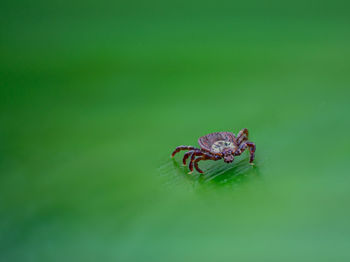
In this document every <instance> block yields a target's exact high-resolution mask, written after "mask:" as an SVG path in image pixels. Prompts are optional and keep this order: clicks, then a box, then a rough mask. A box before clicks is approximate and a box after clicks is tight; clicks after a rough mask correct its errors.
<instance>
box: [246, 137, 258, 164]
mask: <svg viewBox="0 0 350 262" xmlns="http://www.w3.org/2000/svg"><path fill="white" fill-rule="evenodd" d="M246 144H247V146H248V147H249V151H250V160H249V163H252V162H253V161H254V157H255V155H254V153H255V149H256V146H255V144H254V143H253V142H246Z"/></svg>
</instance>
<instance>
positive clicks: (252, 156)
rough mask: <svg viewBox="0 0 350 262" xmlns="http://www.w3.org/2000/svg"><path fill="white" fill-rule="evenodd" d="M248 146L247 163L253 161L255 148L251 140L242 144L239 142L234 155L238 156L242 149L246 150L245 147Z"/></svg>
mask: <svg viewBox="0 0 350 262" xmlns="http://www.w3.org/2000/svg"><path fill="white" fill-rule="evenodd" d="M247 147H249V152H250V159H249V163H252V162H253V161H254V156H255V155H254V153H255V149H256V146H255V144H254V143H253V142H249V141H248V142H245V143H243V144H241V145H240V146H239V148H238V150H237V151H236V153H235V155H236V156H239V155H241V154H242V153H243V152H244V150H246V148H247Z"/></svg>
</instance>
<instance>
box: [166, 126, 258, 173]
mask: <svg viewBox="0 0 350 262" xmlns="http://www.w3.org/2000/svg"><path fill="white" fill-rule="evenodd" d="M198 144H199V145H200V148H196V147H193V146H178V147H177V148H176V149H175V150H174V151H173V153H172V155H171V156H172V157H174V156H175V154H176V153H178V152H180V151H181V150H189V151H188V152H186V153H185V155H184V157H183V159H182V162H183V164H184V165H186V160H187V159H188V158H189V157H191V158H190V159H191V160H190V164H189V169H190V173H192V172H193V166H194V167H195V168H196V170H197V171H198V172H199V173H203V171H202V170H201V169H200V168H199V167H198V162H199V161H201V160H214V161H216V160H219V159H221V158H223V159H224V161H225V162H226V163H231V162H233V160H234V157H235V156H239V155H241V154H242V153H243V152H244V150H245V149H246V148H247V147H248V148H249V151H250V160H249V162H250V163H251V164H252V162H253V160H254V153H255V148H256V147H255V144H254V143H253V142H250V141H248V129H246V128H244V129H242V130H241V131H240V132H239V133H238V134H237V137H236V136H235V135H234V134H233V133H231V132H216V133H211V134H208V135H205V136H202V137H200V138H199V139H198Z"/></svg>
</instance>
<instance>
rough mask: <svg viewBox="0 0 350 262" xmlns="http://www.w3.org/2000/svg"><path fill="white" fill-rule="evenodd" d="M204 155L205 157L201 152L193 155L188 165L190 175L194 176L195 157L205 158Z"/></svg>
mask: <svg viewBox="0 0 350 262" xmlns="http://www.w3.org/2000/svg"><path fill="white" fill-rule="evenodd" d="M203 155H204V153H202V152H201V151H196V152H193V153H192V156H191V160H190V164H189V165H188V168H189V169H190V172H189V174H192V172H193V161H194V159H195V157H196V156H203Z"/></svg>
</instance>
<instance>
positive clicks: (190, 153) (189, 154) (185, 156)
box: [182, 150, 196, 166]
mask: <svg viewBox="0 0 350 262" xmlns="http://www.w3.org/2000/svg"><path fill="white" fill-rule="evenodd" d="M194 152H196V150H191V151H188V152H187V153H185V154H184V157H183V159H182V163H183V165H184V166H185V165H186V160H187V158H189V157H190V156H192V154H193V153H194Z"/></svg>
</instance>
